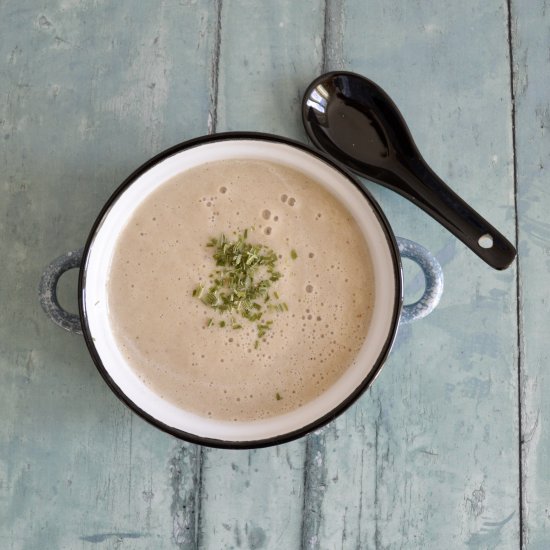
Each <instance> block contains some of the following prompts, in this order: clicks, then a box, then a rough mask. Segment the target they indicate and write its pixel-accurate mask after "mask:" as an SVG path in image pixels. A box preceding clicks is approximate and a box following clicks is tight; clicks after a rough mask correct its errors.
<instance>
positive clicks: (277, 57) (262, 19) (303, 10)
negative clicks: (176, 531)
mask: <svg viewBox="0 0 550 550" xmlns="http://www.w3.org/2000/svg"><path fill="white" fill-rule="evenodd" d="M314 4H315V5H314V6H313V5H309V6H306V5H305V4H304V3H301V2H285V3H283V4H282V7H278V6H277V4H276V3H272V2H256V1H254V0H247V1H240V2H226V3H224V4H223V9H222V12H221V19H220V59H219V76H218V98H217V109H216V112H217V119H216V129H217V130H218V131H225V130H244V129H249V130H258V131H264V132H274V133H278V134H282V135H286V136H290V137H295V138H300V137H302V136H303V130H302V127H301V121H300V120H301V119H300V100H301V92H302V90H303V88H305V86H306V85H307V83H308V82H309V81H310V80H312V79H313V78H314V77H315V75H316V74H317V73H318V72H319V70H320V67H321V62H322V32H323V31H322V29H323V5H322V3H321V2H315V3H314ZM315 8H316V9H315ZM312 9H313V10H314V11H313V13H312ZM296 51H299V52H300V55H296ZM304 450H305V441H304V440H302V441H297V442H294V443H291V444H289V445H285V446H283V447H277V448H272V449H259V450H254V451H250V452H227V451H219V450H209V451H206V452H205V458H204V464H203V484H202V494H203V500H202V504H201V517H202V518H203V520H202V523H201V528H202V537H203V538H202V540H201V542H202V545H203V547H204V548H252V549H256V548H258V549H259V548H289V549H290V548H298V545H299V541H300V536H301V526H302V506H303V490H302V485H303V479H304V470H303V469H304Z"/></svg>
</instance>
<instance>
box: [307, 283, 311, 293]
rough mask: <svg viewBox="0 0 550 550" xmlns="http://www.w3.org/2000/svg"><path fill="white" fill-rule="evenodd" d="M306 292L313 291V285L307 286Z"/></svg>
mask: <svg viewBox="0 0 550 550" xmlns="http://www.w3.org/2000/svg"><path fill="white" fill-rule="evenodd" d="M306 292H309V293H311V292H313V286H311V285H307V286H306Z"/></svg>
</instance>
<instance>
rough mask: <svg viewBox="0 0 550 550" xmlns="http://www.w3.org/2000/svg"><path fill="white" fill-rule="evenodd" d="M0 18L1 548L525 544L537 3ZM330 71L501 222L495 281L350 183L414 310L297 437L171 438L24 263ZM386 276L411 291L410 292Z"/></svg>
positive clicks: (543, 93)
mask: <svg viewBox="0 0 550 550" xmlns="http://www.w3.org/2000/svg"><path fill="white" fill-rule="evenodd" d="M0 21H1V22H2V23H0V25H2V40H1V41H0V73H1V76H2V78H0V93H1V94H2V97H3V98H4V101H3V102H1V103H0V142H1V143H2V147H0V167H1V170H0V193H1V197H2V199H1V200H0V256H1V257H2V259H3V277H2V281H1V282H0V304H2V317H1V318H0V403H1V405H0V407H1V413H2V415H1V418H2V420H1V421H0V447H1V448H2V450H3V452H2V453H0V546H1V547H2V548H4V547H5V548H9V549H19V548H21V549H33V548H37V549H38V548H40V549H42V548H68V549H69V548H70V549H71V550H72V549H73V548H91V547H94V548H124V547H128V548H132V549H136V550H141V549H149V548H158V549H163V548H183V549H191V548H193V549H195V548H197V549H198V548H243V549H246V548H248V549H255V550H259V549H282V548H284V549H287V548H288V549H294V548H296V549H298V548H304V549H323V550H324V549H332V548H342V549H350V550H351V549H357V548H361V549H363V548H373V549H374V548H375V549H383V548H384V549H386V548H387V549H392V550H393V549H398V548H423V549H424V548H426V549H436V548H437V549H439V548H471V549H480V550H481V549H489V548H498V549H499V550H500V549H511V548H514V549H518V548H519V547H520V544H521V543H523V548H525V549H529V550H531V549H533V550H542V549H545V550H546V548H548V547H549V541H550V523H549V519H548V518H549V513H548V502H549V499H550V485H549V481H548V471H549V469H550V463H549V461H548V456H549V455H550V436H549V435H548V430H547V428H546V426H547V419H548V418H549V417H550V406H549V405H548V403H547V401H548V400H547V399H546V398H545V396H546V394H547V393H548V392H545V388H546V385H545V384H547V375H546V370H547V369H546V367H547V364H548V359H549V353H550V352H549V349H550V348H549V346H548V342H547V340H548V339H547V338H546V336H545V335H546V332H545V330H546V329H547V326H548V321H549V319H548V313H547V309H548V308H547V307H546V305H547V303H548V302H549V301H550V296H548V284H547V279H548V275H549V273H550V259H549V254H550V252H549V251H550V224H549V223H548V221H547V215H546V212H547V211H548V200H549V199H548V198H547V196H548V193H546V192H545V191H546V187H547V180H548V177H547V170H548V168H547V167H548V166H549V165H550V159H549V158H548V155H549V151H550V148H549V144H548V136H549V135H550V134H549V132H548V128H549V127H550V114H549V113H550V105H549V103H548V97H547V95H548V94H547V90H548V89H549V87H550V82H548V67H549V65H550V59H549V58H548V55H547V54H548V52H547V50H548V44H549V43H550V24H549V22H550V7H549V6H548V3H547V2H546V1H545V0H537V1H536V2H534V3H532V4H529V6H528V5H527V4H522V3H520V2H519V1H516V0H510V2H509V3H507V2H506V1H505V0H491V1H488V2H484V3H479V2H475V1H474V0H468V1H466V2H462V3H454V4H453V3H448V2H447V3H440V2H435V1H433V0H425V1H423V2H415V3H404V2H398V1H391V2H385V3H375V2H363V1H360V0H324V1H323V0H315V2H312V3H308V4H307V5H306V3H301V2H290V1H287V0H281V1H280V2H254V1H252V0H240V1H234V2H229V1H225V2H224V1H222V0H205V1H201V0H199V1H197V0H182V1H179V2H168V1H166V0H162V1H159V2H157V3H155V6H154V9H153V8H152V7H150V6H138V5H137V4H135V3H132V4H130V3H129V2H127V1H122V2H115V1H114V0H100V1H97V2H86V3H83V2H78V1H75V0H49V1H48V2H41V3H37V2H33V1H32V0H17V1H16V0H4V1H3V2H2V3H1V5H0ZM510 38H511V39H512V40H511V44H510V43H509V40H510ZM338 68H343V69H348V70H353V71H356V72H361V73H363V74H365V75H366V76H368V77H370V78H372V79H373V80H375V81H376V82H378V83H379V84H380V85H382V86H383V87H384V88H385V89H386V91H387V92H388V93H389V94H390V96H391V97H392V98H393V99H394V100H395V101H396V103H397V104H398V106H399V108H400V109H401V111H402V112H403V114H404V116H405V118H406V120H407V121H408V122H409V124H410V127H411V130H412V133H413V136H414V138H415V140H416V141H417V144H418V146H419V148H420V149H421V151H422V152H423V153H424V156H425V157H426V159H427V160H428V162H429V163H430V164H431V165H432V166H433V167H434V169H435V170H436V171H437V172H438V173H439V174H440V175H441V176H442V178H443V179H445V180H446V181H447V182H448V183H449V184H450V185H451V186H452V187H453V188H455V189H456V190H457V191H458V192H459V194H461V195H462V196H464V198H465V199H466V200H467V201H468V202H470V203H471V204H472V205H474V206H475V207H476V209H477V210H479V211H480V213H481V214H483V215H484V216H486V217H487V218H488V219H489V220H490V221H491V222H492V223H493V224H494V225H495V226H497V227H498V228H499V229H502V231H503V232H504V234H505V235H507V236H508V237H509V238H511V239H514V236H515V232H516V230H517V231H518V242H519V271H518V273H517V275H518V277H519V278H518V280H516V271H515V267H512V268H511V269H509V270H507V271H505V272H494V271H491V270H489V269H488V268H487V267H486V266H485V265H483V264H482V263H481V262H480V261H479V260H478V259H477V258H476V257H475V256H474V255H473V254H472V253H471V252H469V251H468V250H466V248H465V247H464V246H463V245H462V244H461V243H457V241H456V239H454V238H452V237H451V236H450V235H449V234H448V233H446V231H445V230H443V229H442V228H441V227H440V226H439V225H438V224H437V223H436V222H434V221H433V220H431V219H429V218H428V217H427V216H426V215H425V214H423V213H422V212H420V211H419V210H418V209H416V208H415V207H414V206H412V205H411V204H409V203H407V202H406V201H405V200H404V199H401V198H400V197H398V196H396V195H394V194H392V193H391V192H390V191H388V190H386V189H382V188H380V187H378V186H375V185H373V184H370V183H369V182H365V185H366V186H367V187H368V188H369V189H370V190H371V191H372V192H373V193H374V194H375V196H376V197H377V198H378V199H379V201H380V203H381V204H382V206H383V207H384V210H385V211H386V213H387V215H388V217H389V219H390V222H391V223H392V226H393V227H394V229H395V232H396V233H397V234H399V235H402V236H404V237H410V238H413V239H415V240H417V241H419V242H420V243H422V244H423V245H425V246H426V247H428V248H429V249H430V250H432V251H433V252H434V253H435V254H436V256H437V257H438V259H439V260H440V262H441V263H442V265H443V266H444V269H445V277H446V285H447V286H446V290H445V293H444V296H443V299H442V302H441V304H440V306H439V307H438V309H437V310H436V311H435V312H434V313H433V314H432V315H431V316H429V317H427V318H426V319H424V320H422V321H420V322H418V323H414V324H412V325H408V326H403V327H401V328H400V331H399V334H398V338H397V341H396V343H395V346H394V349H393V351H392V354H391V357H390V359H389V361H388V363H387V365H386V366H385V367H384V369H383V370H382V372H381V374H380V376H379V377H378V379H377V380H376V382H375V384H374V385H373V387H372V388H371V389H370V390H369V391H368V392H367V393H366V394H365V396H363V397H362V398H361V399H360V400H359V401H358V402H357V403H356V404H355V405H354V406H353V407H352V408H351V409H350V410H349V411H348V412H347V413H346V414H344V415H342V416H341V417H340V418H338V419H337V420H336V421H334V422H332V423H331V424H330V425H328V426H327V427H325V428H323V429H322V430H320V431H319V432H317V433H315V434H311V435H310V436H309V437H308V438H303V439H302V440H300V441H296V442H293V443H291V444H287V445H283V446H280V447H276V448H271V449H262V450H258V451H251V452H230V451H220V450H207V449H202V448H200V447H197V446H194V445H191V444H186V443H182V442H179V441H177V440H175V439H174V438H172V437H170V436H167V435H165V434H163V433H161V432H159V431H158V430H156V429H154V428H153V427H151V426H149V425H148V424H146V423H145V422H143V421H142V420H141V419H139V418H138V417H136V416H134V415H133V414H132V413H130V412H129V411H128V410H127V409H126V408H125V407H124V406H123V405H122V404H121V403H119V402H118V401H117V400H116V398H115V397H114V396H113V395H112V394H111V392H110V390H109V389H108V388H107V386H106V385H105V384H104V383H103V381H102V380H101V378H100V377H99V376H98V374H97V372H96V370H95V368H94V366H93V364H92V362H91V360H90V358H89V356H88V355H87V352H86V350H85V346H84V343H83V341H82V339H81V338H78V337H74V336H72V335H69V334H66V333H64V332H63V331H60V330H59V329H58V327H55V326H54V325H53V324H51V323H50V322H49V321H48V320H47V319H46V318H45V317H44V315H43V312H42V311H41V309H40V306H39V303H38V300H37V296H36V287H37V284H38V280H39V276H40V273H41V271H42V269H43V267H44V266H45V265H47V264H48V263H49V262H50V261H51V260H52V259H53V258H55V257H56V256H58V255H59V254H61V253H64V252H66V251H67V250H73V249H76V248H78V247H80V246H82V243H83V242H84V240H85V238H86V235H87V231H88V229H89V227H90V226H91V224H92V222H93V220H94V218H95V216H96V215H97V213H98V211H99V209H100V207H101V206H102V204H103V203H104V201H105V200H106V199H107V197H108V196H109V195H110V193H111V192H112V191H113V190H114V188H115V187H116V186H117V185H118V183H119V182H120V181H122V179H123V178H124V177H126V176H127V175H128V174H129V173H130V172H131V171H132V170H133V169H134V168H135V167H137V166H138V165H139V164H140V163H141V162H143V161H144V160H146V159H147V158H149V157H151V156H152V155H153V154H155V153H157V152H159V151H160V150H161V149H163V148H166V147H168V146H170V145H173V144H175V143H177V142H179V141H182V140H184V139H186V138H190V137H193V136H197V135H201V134H205V133H208V132H215V131H224V130H240V129H241V130H244V129H249V130H260V131H268V132H275V133H280V134H282V135H286V136H290V137H294V138H297V139H302V140H305V135H304V132H303V130H302V127H301V121H300V101H301V95H302V92H303V90H304V88H305V87H306V85H307V84H308V83H309V82H310V81H311V80H312V79H313V78H314V77H315V76H317V75H318V74H319V73H320V72H321V71H323V70H335V69H338ZM512 72H513V83H512V86H511V82H510V79H511V77H512ZM511 90H512V92H513V97H512V94H511ZM512 99H515V103H514V102H513V101H512ZM514 120H515V134H514V126H513V122H514ZM514 137H515V141H514ZM514 144H515V148H514ZM514 154H515V157H514ZM514 167H515V168H516V169H515V170H514ZM516 210H517V215H518V219H517V224H516ZM405 273H406V281H405V293H406V296H407V297H409V296H411V297H412V296H413V295H414V294H415V293H419V292H420V290H421V288H422V281H421V278H420V277H419V276H418V275H417V274H416V272H414V271H409V266H407V265H405ZM409 274H410V276H409ZM517 293H518V294H519V303H518V301H517V296H516V294H517ZM68 299H69V301H70V299H71V297H68ZM73 300H74V298H73ZM518 323H519V325H518ZM518 336H519V342H518ZM518 344H519V347H518ZM518 362H519V365H518ZM518 367H519V368H520V373H519V374H520V376H519V381H520V385H519V387H518ZM520 415H521V426H520V424H519V418H520ZM520 427H521V430H520ZM520 437H521V440H520ZM520 457H521V462H520ZM520 466H521V470H520ZM520 472H521V482H522V484H521V485H520ZM520 504H521V505H520Z"/></svg>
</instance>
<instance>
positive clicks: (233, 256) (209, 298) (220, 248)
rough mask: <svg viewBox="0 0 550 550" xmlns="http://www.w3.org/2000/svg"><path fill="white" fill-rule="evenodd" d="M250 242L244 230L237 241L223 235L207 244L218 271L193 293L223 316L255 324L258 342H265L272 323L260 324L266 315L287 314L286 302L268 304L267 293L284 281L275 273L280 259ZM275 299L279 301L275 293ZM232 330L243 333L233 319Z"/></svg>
mask: <svg viewBox="0 0 550 550" xmlns="http://www.w3.org/2000/svg"><path fill="white" fill-rule="evenodd" d="M247 239H248V229H245V230H244V232H243V233H242V235H237V239H236V240H235V241H228V240H227V237H226V236H225V235H224V234H223V233H222V234H221V235H220V237H218V238H217V239H216V238H211V239H210V240H209V241H208V242H207V243H206V246H207V247H208V248H213V249H214V250H213V253H212V257H213V259H214V261H215V263H216V268H217V269H215V270H214V271H213V272H212V273H211V274H210V275H209V279H210V281H209V283H208V285H207V286H204V285H203V284H199V285H198V286H197V287H196V288H195V289H194V290H193V297H195V298H198V299H200V300H201V301H202V302H203V303H204V304H205V305H206V306H208V307H211V308H212V309H215V310H216V311H217V312H218V313H220V314H222V315H223V314H225V313H230V314H232V315H239V316H240V317H242V318H244V319H246V320H247V321H250V322H252V323H256V328H257V331H258V338H262V337H263V336H264V335H265V332H266V331H267V330H269V328H270V327H271V323H272V322H273V321H271V320H270V321H267V322H265V321H264V322H260V320H261V319H262V318H263V316H264V314H265V313H266V312H267V311H270V312H283V311H287V310H288V306H287V305H286V304H285V303H284V302H282V303H269V304H267V302H269V301H270V295H269V292H268V290H269V289H270V287H271V286H272V285H273V283H275V282H276V281H278V280H279V279H280V278H281V277H282V274H281V273H280V272H279V271H277V269H276V267H277V266H276V264H277V260H278V257H277V255H276V254H275V252H274V251H273V250H272V249H271V248H269V247H267V246H265V245H262V244H252V243H249V242H248V241H247ZM293 252H294V254H295V253H296V251H294V250H293ZM273 297H274V298H275V299H276V300H279V294H277V292H276V291H274V292H273ZM266 304H267V305H266ZM212 322H213V321H212ZM222 323H223V324H222ZM210 324H212V323H210ZM210 324H209V325H208V326H210ZM218 324H219V326H220V327H224V326H225V325H226V323H225V321H220V322H219V323H218ZM231 327H232V328H233V329H240V328H242V325H241V324H240V323H238V322H236V321H235V320H234V318H231Z"/></svg>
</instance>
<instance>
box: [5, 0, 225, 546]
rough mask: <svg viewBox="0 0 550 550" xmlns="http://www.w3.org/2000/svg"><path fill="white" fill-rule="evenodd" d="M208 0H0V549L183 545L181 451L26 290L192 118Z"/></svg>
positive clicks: (184, 470) (203, 98)
mask: <svg viewBox="0 0 550 550" xmlns="http://www.w3.org/2000/svg"><path fill="white" fill-rule="evenodd" d="M214 11H215V10H214V5H213V3H206V2H202V3H201V4H200V5H194V6H191V5H186V4H185V3H178V4H175V3H173V2H159V3H157V4H156V7H155V10H148V9H141V10H136V9H135V8H134V6H131V5H130V4H129V3H127V2H125V3H119V2H101V3H82V2H70V1H59V2H57V1H50V2H34V1H32V2H31V1H19V0H18V1H17V2H15V1H6V2H2V3H1V5H0V20H1V21H2V40H1V41H0V63H1V65H0V71H1V78H0V88H1V96H2V97H3V98H4V101H2V103H1V104H0V121H1V122H0V124H1V128H2V132H1V133H2V147H1V148H0V165H1V167H2V169H1V173H0V182H1V183H0V189H1V193H2V200H1V201H0V225H1V227H0V235H1V239H0V255H1V257H2V259H3V262H2V264H3V272H4V274H3V277H2V283H1V284H0V292H1V297H0V303H1V304H2V318H1V319H2V322H1V324H0V354H1V355H0V373H1V374H0V376H1V383H0V395H1V397H0V403H2V405H1V407H2V422H0V438H1V441H2V443H1V444H0V448H1V449H2V452H1V453H0V464H1V468H0V495H1V497H0V503H1V504H0V506H1V508H0V525H1V528H0V547H2V548H6V549H8V548H14V549H15V548H37V549H38V548H67V549H75V548H89V547H91V545H92V544H93V545H94V547H95V548H115V547H119V546H120V545H122V544H124V545H125V546H126V547H130V548H133V549H148V548H173V547H177V546H179V547H180V548H192V547H194V539H195V530H194V529H193V530H192V536H191V537H190V538H189V536H187V535H186V534H185V531H182V529H181V526H182V525H184V524H185V521H186V520H185V518H183V517H182V514H185V511H184V510H182V503H185V502H188V501H189V500H190V496H189V495H194V493H195V492H196V486H197V483H196V481H197V479H196V475H195V472H196V471H197V465H196V463H197V461H196V460H186V455H189V454H191V455H192V454H193V453H196V449H195V448H194V447H193V446H187V445H185V446H183V447H182V445H181V444H180V443H178V442H176V441H175V440H174V439H173V438H171V437H169V436H166V435H165V434H162V433H161V432H159V431H158V430H155V429H153V428H151V427H150V426H148V425H147V424H145V423H144V422H143V421H142V420H140V419H139V418H138V417H136V416H135V415H133V414H132V413H130V412H129V410H128V409H126V407H124V406H123V405H122V404H121V403H120V402H119V401H118V400H117V399H116V398H115V397H114V395H113V394H112V393H111V392H110V390H109V389H108V388H107V386H106V385H105V384H104V382H103V381H102V380H101V378H100V377H99V376H98V374H97V371H96V370H95V367H94V366H93V364H92V362H91V359H90V358H89V356H88V354H87V352H86V349H85V346H84V342H83V340H82V339H81V338H80V337H75V336H73V335H70V334H67V333H64V332H60V331H59V330H57V327H55V326H53V325H52V324H51V323H50V322H49V321H48V320H47V319H45V317H44V315H43V312H42V311H41V310H40V307H39V305H38V302H37V295H36V293H37V291H36V288H37V281H38V278H39V276H40V272H41V270H42V269H43V267H44V266H45V265H46V264H47V263H48V262H49V261H50V260H51V259H53V258H54V257H55V256H57V255H58V254H60V253H63V252H65V251H66V250H69V249H74V248H77V247H79V246H81V245H82V244H83V242H84V240H85V238H86V235H87V231H88V230H89V227H90V226H91V224H92V222H93V219H94V218H95V216H96V215H97V213H98V212H99V209H100V208H101V206H102V204H103V202H104V201H105V200H106V199H107V197H108V196H109V195H110V193H111V192H112V191H113V190H114V188H115V187H116V186H117V185H118V183H119V182H120V181H122V179H123V178H124V177H126V176H127V175H128V174H129V173H130V172H131V171H132V170H133V169H134V168H136V167H137V166H138V165H139V164H140V163H141V162H143V161H144V160H146V159H147V158H149V157H150V156H152V155H153V154H155V153H157V152H158V151H159V150H161V149H162V148H165V147H167V146H169V145H172V144H174V143H176V142H178V141H181V140H182V139H185V138H188V137H192V136H194V135H197V134H201V133H205V132H206V130H207V122H208V113H209V110H210V109H211V101H210V97H209V89H210V87H211V71H210V70H209V67H210V66H211V64H212V59H213V57H214V44H213V37H214V33H213V29H214V28H215V14H214ZM190 74H192V75H193V78H189V75H190ZM73 292H74V290H73ZM178 464H179V466H178ZM178 468H179V470H180V473H178ZM191 503H192V507H194V506H195V503H194V502H193V498H191ZM190 512H191V513H192V514H194V512H193V510H191V511H190ZM176 543H177V544H176Z"/></svg>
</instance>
